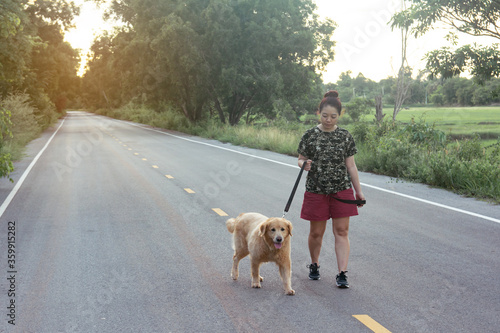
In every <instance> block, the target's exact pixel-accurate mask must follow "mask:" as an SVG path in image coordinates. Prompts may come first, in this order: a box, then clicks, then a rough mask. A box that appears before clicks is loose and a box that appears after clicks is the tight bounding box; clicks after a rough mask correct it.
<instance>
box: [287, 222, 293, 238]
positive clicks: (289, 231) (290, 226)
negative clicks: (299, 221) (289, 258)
mask: <svg viewBox="0 0 500 333" xmlns="http://www.w3.org/2000/svg"><path fill="white" fill-rule="evenodd" d="M287 224H288V234H289V235H290V236H291V235H292V229H293V226H292V223H291V222H290V221H287Z"/></svg>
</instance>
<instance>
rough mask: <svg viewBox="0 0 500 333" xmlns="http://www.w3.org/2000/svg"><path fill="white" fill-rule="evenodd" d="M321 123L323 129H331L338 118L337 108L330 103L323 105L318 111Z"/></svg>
mask: <svg viewBox="0 0 500 333" xmlns="http://www.w3.org/2000/svg"><path fill="white" fill-rule="evenodd" d="M320 120H321V125H323V128H324V129H325V131H333V130H334V129H335V125H337V121H338V120H339V112H338V111H337V108H335V107H333V106H331V105H325V106H324V107H323V109H322V110H321V113H320Z"/></svg>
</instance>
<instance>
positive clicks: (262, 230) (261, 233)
mask: <svg viewBox="0 0 500 333" xmlns="http://www.w3.org/2000/svg"><path fill="white" fill-rule="evenodd" d="M268 224H269V223H268V221H266V222H263V223H261V224H260V226H259V236H260V237H264V235H265V234H266V229H267V225H268Z"/></svg>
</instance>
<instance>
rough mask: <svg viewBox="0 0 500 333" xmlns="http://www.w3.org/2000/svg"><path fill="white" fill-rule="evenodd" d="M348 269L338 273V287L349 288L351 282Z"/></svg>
mask: <svg viewBox="0 0 500 333" xmlns="http://www.w3.org/2000/svg"><path fill="white" fill-rule="evenodd" d="M345 273H347V271H342V272H340V273H339V274H337V287H339V288H349V282H347V275H346V274H345Z"/></svg>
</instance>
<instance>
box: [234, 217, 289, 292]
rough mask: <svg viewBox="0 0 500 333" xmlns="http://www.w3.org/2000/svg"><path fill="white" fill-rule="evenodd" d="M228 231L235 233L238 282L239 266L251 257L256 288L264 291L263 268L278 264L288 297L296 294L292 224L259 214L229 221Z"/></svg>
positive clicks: (235, 268) (235, 270) (236, 276)
mask: <svg viewBox="0 0 500 333" xmlns="http://www.w3.org/2000/svg"><path fill="white" fill-rule="evenodd" d="M226 227H227V230H228V231H229V232H230V233H232V234H233V249H234V256H233V268H232V271H231V277H232V278H233V280H237V279H238V264H239V262H240V260H241V259H243V258H245V257H246V256H247V255H250V264H251V270H252V288H260V287H261V285H260V282H261V281H262V280H263V279H262V276H260V274H259V269H260V265H261V264H262V263H265V262H269V261H273V262H275V263H276V264H277V265H278V267H279V271H280V276H281V280H282V281H283V287H284V288H285V292H286V294H287V295H295V291H294V290H293V289H292V286H291V284H292V261H291V259H290V251H291V248H290V236H292V223H291V222H290V221H288V220H286V219H284V218H278V217H271V218H268V217H266V216H264V215H262V214H259V213H242V214H240V215H239V216H238V217H237V218H230V219H228V220H227V221H226Z"/></svg>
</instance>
